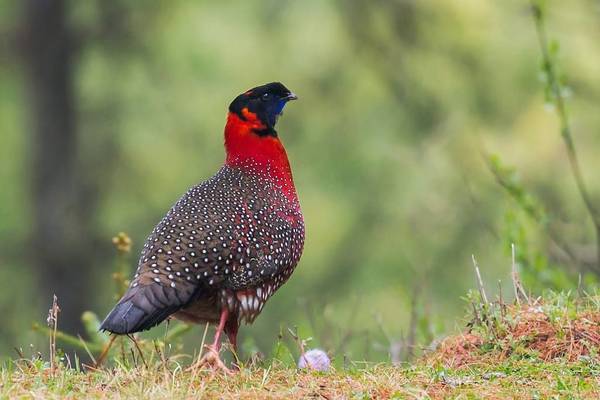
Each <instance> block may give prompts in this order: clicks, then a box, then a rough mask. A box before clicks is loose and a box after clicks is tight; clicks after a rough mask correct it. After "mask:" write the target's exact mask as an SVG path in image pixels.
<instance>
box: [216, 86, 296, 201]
mask: <svg viewBox="0 0 600 400" xmlns="http://www.w3.org/2000/svg"><path fill="white" fill-rule="evenodd" d="M296 99H297V97H296V95H295V94H294V93H292V92H291V91H290V90H289V89H288V88H286V87H285V86H283V85H282V84H281V83H279V82H273V83H267V84H266V85H263V86H257V87H255V88H253V89H250V90H247V91H246V92H244V93H242V94H240V95H239V96H237V97H236V98H235V100H233V102H232V103H231V105H230V106H229V114H228V115H227V125H225V151H226V153H227V158H226V159H225V164H226V165H228V166H230V167H237V168H242V169H245V170H247V171H255V172H258V173H260V174H262V175H265V176H266V175H268V176H270V177H272V178H273V179H274V180H275V181H277V182H280V183H282V185H283V186H284V187H285V188H286V189H284V191H285V192H286V193H287V194H289V195H290V196H292V197H294V196H295V191H294V185H293V181H292V171H291V168H290V164H289V161H288V158H287V154H286V151H285V148H284V147H283V143H281V141H280V140H279V137H278V136H277V131H276V130H275V124H276V123H277V119H278V118H279V116H280V115H281V112H282V111H283V108H284V107H285V105H286V103H287V102H288V101H290V100H296Z"/></svg>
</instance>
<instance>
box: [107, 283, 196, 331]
mask: <svg viewBox="0 0 600 400" xmlns="http://www.w3.org/2000/svg"><path fill="white" fill-rule="evenodd" d="M186 297H187V296H186ZM187 300H189V297H188V298H186V299H182V298H181V297H180V295H179V293H177V292H176V291H174V290H171V288H166V287H164V286H162V285H147V286H141V285H140V286H136V287H134V288H131V289H129V290H128V291H127V293H125V295H124V296H123V298H122V299H121V300H119V302H118V303H117V305H116V306H115V308H113V309H112V311H111V312H110V313H109V314H108V316H107V317H106V318H105V319H104V321H103V322H102V325H100V330H102V331H109V332H111V333H116V334H119V335H123V334H128V333H134V332H140V331H145V330H148V329H150V328H152V327H154V326H156V325H158V324H160V323H161V322H162V321H164V320H165V319H166V318H167V317H168V316H169V315H171V314H173V313H174V312H176V311H177V310H179V309H180V308H181V307H182V306H184V305H185V303H187Z"/></svg>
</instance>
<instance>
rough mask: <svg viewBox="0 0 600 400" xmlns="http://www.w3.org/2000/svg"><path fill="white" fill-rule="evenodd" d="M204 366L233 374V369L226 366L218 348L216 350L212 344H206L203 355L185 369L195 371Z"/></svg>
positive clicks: (215, 370)
mask: <svg viewBox="0 0 600 400" xmlns="http://www.w3.org/2000/svg"><path fill="white" fill-rule="evenodd" d="M204 367H207V368H209V369H211V370H212V371H213V372H217V371H221V372H223V373H224V374H226V375H231V374H233V371H232V370H231V369H229V368H227V366H226V365H225V363H223V361H222V360H221V357H220V356H219V350H217V348H216V346H214V345H207V346H206V352H205V353H204V355H203V356H202V357H200V358H198V361H196V362H195V363H194V364H193V365H191V366H190V367H189V368H188V369H187V371H196V370H200V369H202V368H204Z"/></svg>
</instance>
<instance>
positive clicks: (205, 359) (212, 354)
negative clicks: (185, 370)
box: [189, 307, 231, 373]
mask: <svg viewBox="0 0 600 400" xmlns="http://www.w3.org/2000/svg"><path fill="white" fill-rule="evenodd" d="M228 317H229V309H228V308H227V307H223V309H222V310H221V318H220V320H219V326H217V331H216V332H215V339H214V341H213V344H211V345H206V346H205V347H206V353H204V355H203V356H202V357H201V358H199V359H198V361H197V362H196V363H195V364H194V365H193V366H191V367H190V368H189V369H197V368H201V367H203V366H211V367H213V368H214V369H220V370H222V371H223V372H225V373H231V370H230V369H229V368H227V367H226V366H225V364H224V363H223V361H222V360H221V357H219V350H220V349H221V334H222V333H223V330H224V329H225V324H226V323H227V318H228Z"/></svg>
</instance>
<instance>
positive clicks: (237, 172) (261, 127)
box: [100, 82, 305, 369]
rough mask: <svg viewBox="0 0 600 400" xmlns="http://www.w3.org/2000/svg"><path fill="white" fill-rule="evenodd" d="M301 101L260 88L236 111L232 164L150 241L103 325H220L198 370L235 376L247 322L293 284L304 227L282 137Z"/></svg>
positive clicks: (117, 329) (233, 107)
mask: <svg viewBox="0 0 600 400" xmlns="http://www.w3.org/2000/svg"><path fill="white" fill-rule="evenodd" d="M297 98H298V97H297V96H296V95H295V94H294V93H293V92H292V91H290V90H289V89H288V88H286V87H285V86H284V85H283V84H282V83H280V82H272V83H268V84H265V85H262V86H257V87H254V88H252V89H250V90H247V91H245V92H244V93H242V94H240V95H239V96H237V97H236V98H235V99H234V100H233V101H232V102H231V104H230V105H229V111H228V113H227V121H226V124H225V129H224V139H225V140H224V145H225V161H224V163H223V165H222V167H221V168H220V169H219V170H218V172H217V173H216V174H215V175H213V176H212V177H211V178H210V179H208V180H206V181H204V182H202V183H200V184H198V185H196V186H194V187H192V188H191V189H190V190H189V191H188V192H187V193H185V194H184V195H183V196H182V197H181V198H180V199H179V200H178V201H177V202H176V203H175V205H174V206H173V207H172V208H171V209H170V210H169V211H168V212H167V214H166V216H165V217H164V218H163V219H162V220H161V221H160V222H159V223H158V225H156V227H155V228H154V229H153V230H152V232H151V233H150V235H149V236H148V238H147V240H146V242H145V244H144V246H143V249H142V251H141V256H140V258H139V262H138V267H137V270H136V271H135V275H134V276H133V279H132V280H131V283H130V285H129V287H128V289H127V291H126V293H125V294H124V295H123V297H122V298H121V299H120V300H119V301H118V302H117V304H116V305H115V306H114V308H113V309H112V310H111V311H110V313H109V314H108V316H107V317H106V318H105V319H104V321H103V322H102V324H101V326H100V330H102V331H108V332H110V333H113V334H118V335H126V334H132V333H135V332H140V331H144V330H148V329H150V328H152V327H154V326H156V325H158V324H160V323H161V322H162V321H164V320H165V319H167V318H175V319H179V320H183V321H185V322H191V323H210V324H214V325H216V331H215V336H214V340H213V343H212V344H211V345H208V346H207V348H208V351H207V352H206V353H205V355H204V356H203V357H202V358H200V357H199V360H198V363H197V366H202V365H211V366H213V367H216V368H222V369H227V367H225V366H224V364H223V362H222V361H221V359H220V356H219V351H220V348H221V336H222V334H223V333H225V334H226V335H227V336H228V339H229V342H230V344H231V347H232V349H233V351H234V352H235V351H237V334H238V329H239V327H240V325H241V323H242V322H245V323H252V322H253V321H254V320H255V318H256V317H257V316H258V315H259V314H260V313H261V311H262V309H263V307H264V305H265V303H266V302H267V300H268V299H269V298H270V297H271V296H273V294H274V293H275V292H276V291H277V290H278V289H279V288H280V287H281V286H282V285H283V284H284V283H285V282H286V281H287V280H288V279H289V278H290V276H291V275H292V272H293V271H294V269H295V268H296V265H297V264H298V262H299V261H300V257H301V255H302V252H303V248H304V239H305V227H304V218H303V215H302V211H301V208H300V202H299V199H298V194H297V192H296V188H295V185H294V180H293V176H292V169H291V166H290V163H289V160H288V156H287V153H286V150H285V147H284V145H283V143H282V141H281V139H280V137H279V133H278V132H277V131H276V129H275V125H276V123H277V121H278V119H279V117H280V116H281V115H282V112H283V109H284V107H285V106H286V104H287V103H288V102H289V101H291V100H296V99H297Z"/></svg>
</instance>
